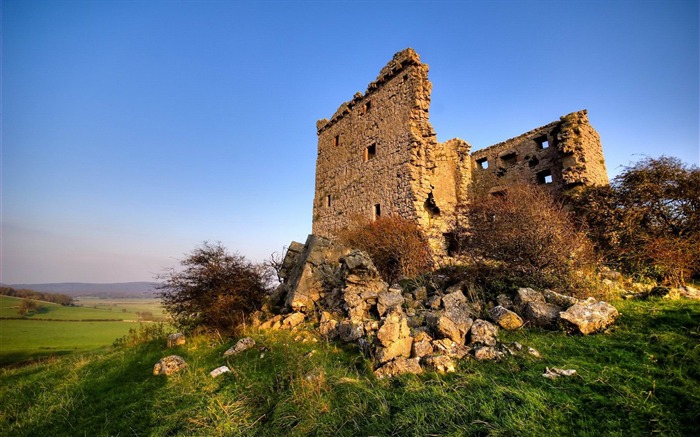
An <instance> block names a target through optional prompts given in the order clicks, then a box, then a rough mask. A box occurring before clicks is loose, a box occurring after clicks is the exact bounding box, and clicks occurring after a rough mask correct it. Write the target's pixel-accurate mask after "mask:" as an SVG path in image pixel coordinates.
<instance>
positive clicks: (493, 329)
mask: <svg viewBox="0 0 700 437" xmlns="http://www.w3.org/2000/svg"><path fill="white" fill-rule="evenodd" d="M469 338H470V339H469V344H481V345H484V346H496V343H497V342H498V327H497V326H495V325H494V324H492V323H490V322H487V321H486V320H481V319H476V320H475V321H474V323H473V324H472V327H471V329H470V330H469Z"/></svg>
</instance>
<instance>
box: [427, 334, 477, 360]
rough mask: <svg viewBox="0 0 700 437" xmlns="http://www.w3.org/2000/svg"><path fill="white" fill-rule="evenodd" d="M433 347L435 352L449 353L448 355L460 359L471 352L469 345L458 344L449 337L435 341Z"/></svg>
mask: <svg viewBox="0 0 700 437" xmlns="http://www.w3.org/2000/svg"><path fill="white" fill-rule="evenodd" d="M433 347H434V349H435V352H437V353H439V354H442V355H447V356H448V357H453V358H457V359H458V360H459V359H461V358H463V357H464V356H465V355H467V354H468V353H469V348H468V347H466V346H463V345H461V344H457V343H455V342H454V341H452V340H450V339H449V338H441V339H440V340H435V341H433Z"/></svg>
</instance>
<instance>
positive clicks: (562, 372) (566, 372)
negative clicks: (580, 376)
mask: <svg viewBox="0 0 700 437" xmlns="http://www.w3.org/2000/svg"><path fill="white" fill-rule="evenodd" d="M545 369H546V370H545V372H544V373H543V374H542V376H544V377H545V378H548V379H557V378H559V377H560V376H574V375H576V370H574V369H557V368H556V367H552V368H551V369H550V368H549V367H545Z"/></svg>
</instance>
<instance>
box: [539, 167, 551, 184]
mask: <svg viewBox="0 0 700 437" xmlns="http://www.w3.org/2000/svg"><path fill="white" fill-rule="evenodd" d="M537 182H538V183H540V184H551V183H552V182H553V179H552V172H551V171H549V170H544V171H541V172H539V173H537Z"/></svg>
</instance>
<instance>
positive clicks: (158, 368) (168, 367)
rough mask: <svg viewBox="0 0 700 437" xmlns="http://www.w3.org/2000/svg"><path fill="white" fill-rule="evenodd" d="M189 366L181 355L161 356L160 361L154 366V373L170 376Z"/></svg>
mask: <svg viewBox="0 0 700 437" xmlns="http://www.w3.org/2000/svg"><path fill="white" fill-rule="evenodd" d="M186 367H187V363H186V362H185V359H184V358H182V357H181V356H179V355H169V356H167V357H165V358H161V359H160V361H158V362H157V363H156V365H155V366H153V374H154V375H165V376H170V375H172V374H173V373H177V372H179V371H180V370H182V369H184V368H186Z"/></svg>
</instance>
